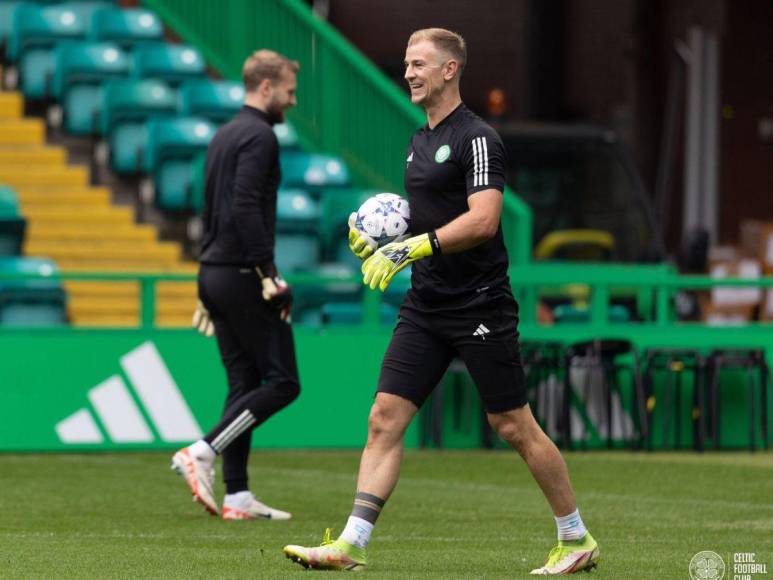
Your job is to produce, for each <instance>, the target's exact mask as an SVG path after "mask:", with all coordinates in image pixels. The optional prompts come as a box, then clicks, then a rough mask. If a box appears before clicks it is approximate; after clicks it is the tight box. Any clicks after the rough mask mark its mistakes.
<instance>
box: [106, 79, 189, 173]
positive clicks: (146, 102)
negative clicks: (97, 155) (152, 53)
mask: <svg viewBox="0 0 773 580" xmlns="http://www.w3.org/2000/svg"><path fill="white" fill-rule="evenodd" d="M103 103H104V105H103V108H102V111H101V115H100V118H101V123H100V124H101V132H102V135H104V136H105V139H106V141H107V143H108V146H109V151H110V155H109V157H110V166H111V168H112V169H113V171H115V172H116V173H119V174H124V175H125V174H137V173H140V172H141V171H142V159H143V155H144V150H145V149H146V148H147V141H148V127H147V124H146V123H147V121H151V120H156V119H163V118H170V117H173V116H175V115H176V114H177V92H176V91H175V90H173V89H171V88H169V86H168V85H167V84H166V83H164V82H162V81H159V80H154V79H145V80H138V79H126V80H120V81H111V82H108V83H107V84H106V86H105V94H104V98H103Z"/></svg>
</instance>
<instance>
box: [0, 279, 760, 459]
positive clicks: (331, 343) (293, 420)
mask: <svg viewBox="0 0 773 580" xmlns="http://www.w3.org/2000/svg"><path fill="white" fill-rule="evenodd" d="M573 268H577V269H576V270H575V271H572V269H573ZM650 268H652V269H654V271H651V272H646V270H645V274H647V275H646V276H645V278H646V280H645V281H640V282H639V284H638V285H637V284H634V282H635V280H634V279H632V278H631V276H633V275H634V274H635V273H636V272H638V271H639V269H638V268H632V267H630V266H614V267H612V268H611V269H606V268H605V269H604V270H599V271H595V270H593V269H591V268H587V267H582V266H578V265H576V264H575V265H572V264H564V265H556V264H536V265H532V266H523V267H514V268H512V269H511V271H510V277H511V280H512V282H513V288H514V292H515V293H516V294H518V295H523V296H525V300H523V301H522V304H521V315H522V323H521V325H520V332H521V339H522V340H525V341H558V342H561V343H564V344H569V343H572V342H576V341H581V340H589V339H593V338H599V337H606V338H622V339H629V340H631V341H632V342H633V343H634V344H635V345H636V347H637V348H639V349H645V348H649V347H685V346H688V347H690V348H695V349H699V350H701V351H703V352H708V351H709V350H711V349H714V348H719V347H725V348H728V347H739V348H740V347H750V346H756V347H762V348H766V349H767V352H768V359H769V361H771V354H773V334H772V333H771V331H770V326H769V325H767V324H763V323H756V324H749V325H746V326H744V327H742V328H739V327H707V326H706V325H703V324H697V323H679V324H677V323H674V322H672V321H671V316H672V314H671V310H672V308H671V299H672V297H673V295H674V293H675V292H676V291H677V290H678V289H680V288H703V289H708V288H713V287H718V286H731V287H764V288H771V287H773V277H768V278H761V279H757V280H749V279H723V280H717V279H713V278H709V277H705V276H678V275H676V274H674V273H673V272H670V271H669V270H668V268H661V267H657V266H655V267H650ZM658 269H660V270H658ZM581 270H582V271H581ZM19 277H24V275H20V274H0V279H4V278H5V279H7V278H19ZM61 279H63V280H73V279H79V280H84V279H86V280H106V281H107V280H139V282H140V285H141V288H142V317H141V319H142V321H141V326H140V327H139V328H137V329H109V330H106V329H84V328H66V327H64V328H62V327H60V328H29V329H24V328H5V329H0V377H2V385H1V387H0V451H22V450H51V451H62V450H80V449H111V450H115V449H161V448H163V449H171V448H174V447H177V446H180V445H181V444H182V443H185V442H187V441H189V440H192V439H195V438H196V437H197V436H198V435H199V434H200V433H201V432H202V431H205V430H206V429H208V428H209V427H210V426H211V425H213V424H214V423H215V421H216V420H217V419H218V416H219V412H220V409H221V406H222V402H223V398H224V395H225V389H226V386H225V384H226V383H225V375H224V372H223V369H222V366H221V363H220V359H219V356H218V353H217V348H216V345H215V342H214V341H213V340H208V339H205V338H203V337H201V336H199V335H198V334H197V333H195V332H194V331H193V330H188V329H157V328H155V327H154V318H155V285H156V284H157V283H158V282H161V281H164V282H168V281H190V280H192V279H193V276H191V275H150V274H93V273H82V274H77V273H63V274H61ZM322 280H326V281H341V280H343V278H341V277H330V278H327V279H322ZM352 280H358V277H353V278H351V279H349V278H346V281H352ZM320 281H321V279H320V278H319V277H316V276H311V275H309V276H293V277H291V278H290V282H291V283H292V284H294V285H295V286H296V287H298V286H304V285H313V284H318V283H319V282H320ZM577 286H585V287H586V288H587V290H588V292H589V295H590V296H591V316H590V322H588V323H585V324H565V325H554V326H542V325H539V324H537V323H536V322H535V321H534V316H533V315H532V314H530V313H529V312H528V310H529V309H531V308H532V307H534V308H535V309H536V299H537V297H538V296H539V295H540V294H541V293H542V292H543V291H544V290H545V289H548V290H549V291H550V292H552V293H553V294H554V295H555V293H556V292H560V291H567V290H570V289H576V287H577ZM631 293H633V294H632V295H634V296H637V299H640V300H641V301H642V302H644V303H645V304H647V305H649V306H650V307H651V308H652V312H651V317H650V319H648V320H645V321H644V322H618V323H609V322H608V319H607V314H608V306H609V304H608V300H609V299H610V298H611V297H614V296H627V295H631ZM647 294H651V295H652V296H645V295H647ZM365 296H366V298H365V317H364V320H363V322H362V323H361V324H358V325H347V326H343V325H339V326H327V327H322V328H312V327H303V326H297V327H296V329H295V335H296V345H297V350H298V361H299V369H300V375H301V382H302V388H303V393H302V395H301V397H300V398H299V399H298V401H296V402H295V403H294V404H293V405H292V406H291V407H290V408H289V409H287V410H285V411H283V412H282V413H280V414H278V415H277V416H276V417H274V418H272V419H270V420H269V421H268V422H267V424H266V425H265V426H263V427H262V428H261V429H260V430H259V431H258V432H257V434H256V436H255V438H254V445H256V446H259V447H274V448H288V447H294V448H298V447H354V448H356V447H360V446H361V445H362V444H363V442H364V437H365V429H366V423H367V409H368V407H369V405H370V403H371V401H372V397H373V392H374V390H375V384H376V380H377V377H378V372H379V368H380V363H381V358H382V356H383V353H384V350H385V348H386V345H387V343H388V341H389V336H390V332H389V329H390V327H389V326H385V325H380V324H379V303H380V299H381V294H380V293H378V292H370V291H368V292H366V293H365ZM593 296H595V297H596V298H593ZM599 297H601V298H599ZM604 297H606V298H604ZM602 298H604V300H602ZM605 300H606V302H605ZM333 369H334V370H333ZM443 382H444V384H446V385H447V386H446V390H448V392H449V393H450V394H448V395H447V396H446V397H445V399H446V407H445V410H444V412H443V413H444V415H445V416H446V417H448V418H449V419H448V421H447V425H445V424H444V427H443V428H444V430H445V431H446V435H445V436H444V441H445V445H446V446H453V447H476V446H479V444H480V432H481V428H480V427H481V420H482V410H481V409H480V405H479V402H478V400H477V397H476V396H474V393H472V388H473V387H472V384H471V383H470V382H469V381H468V380H465V379H464V377H463V376H460V375H459V373H458V370H457V371H452V372H451V373H449V376H447V377H446V379H444V381H443ZM154 393H155V395H154ZM159 393H160V394H159ZM154 396H155V397H156V400H154ZM159 397H160V400H161V401H162V404H161V403H159V401H158V400H157V399H159ZM771 399H773V397H769V398H768V406H769V407H770V405H771V403H773V400H771ZM685 401H687V399H685ZM748 404H749V401H748V399H747V395H746V390H745V388H743V387H742V385H740V384H739V385H738V388H726V389H723V392H722V405H723V424H722V441H721V444H722V446H723V447H745V446H746V445H747V444H748V442H747V437H748V429H747V428H746V427H745V425H746V418H747V413H748ZM685 406H686V407H689V404H687V405H685ZM127 409H128V410H127ZM165 409H166V410H165ZM170 409H171V411H170ZM111 410H112V411H111ZM116 410H117V411H116ZM770 411H771V409H770V408H769V409H768V412H770ZM425 419H426V414H424V415H422V416H420V417H419V418H418V419H417V421H415V422H414V425H412V427H411V430H410V432H409V434H408V436H407V438H406V443H407V445H408V446H409V447H415V446H417V445H419V444H420V443H421V442H426V441H427V437H426V435H427V434H426V425H424V424H423V423H422V422H423V421H424V420H425ZM689 423H690V421H689V418H685V419H683V421H682V425H683V432H684V433H683V437H682V441H685V442H686V441H688V440H689V434H688V433H687V429H688V427H685V426H687V425H689ZM299 425H303V428H302V429H299V428H298V426H299ZM657 429H658V427H657V426H656V431H655V433H656V439H655V445H656V446H658V445H660V443H661V442H660V441H659V440H658V439H657V437H658V435H657V433H658V431H657ZM590 443H591V444H590V447H594V446H597V447H598V446H602V445H603V442H600V441H598V438H597V437H596V438H595V439H594V440H592V441H591V442H590ZM761 443H762V442H761V441H757V445H758V446H759V445H761Z"/></svg>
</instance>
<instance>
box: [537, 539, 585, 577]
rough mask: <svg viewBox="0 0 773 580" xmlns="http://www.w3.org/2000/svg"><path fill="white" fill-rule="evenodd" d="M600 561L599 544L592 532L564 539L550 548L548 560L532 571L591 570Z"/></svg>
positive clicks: (545, 573)
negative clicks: (575, 537) (578, 538)
mask: <svg viewBox="0 0 773 580" xmlns="http://www.w3.org/2000/svg"><path fill="white" fill-rule="evenodd" d="M598 563H599V545H598V544H597V543H596V540H594V539H593V536H591V535H590V533H587V534H585V535H584V536H583V537H582V539H580V540H572V541H562V540H559V542H558V545H557V546H556V547H555V548H553V549H552V550H550V554H548V561H547V562H545V565H544V566H542V567H541V568H535V569H534V570H532V571H531V573H532V574H535V575H537V576H548V575H551V574H573V573H575V572H579V571H580V570H585V571H586V572H590V571H591V570H592V569H593V568H595V567H596V566H598Z"/></svg>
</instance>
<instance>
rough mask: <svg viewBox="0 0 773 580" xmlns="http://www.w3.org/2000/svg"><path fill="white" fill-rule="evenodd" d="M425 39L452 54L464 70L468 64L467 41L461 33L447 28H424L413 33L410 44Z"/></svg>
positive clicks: (409, 40)
mask: <svg viewBox="0 0 773 580" xmlns="http://www.w3.org/2000/svg"><path fill="white" fill-rule="evenodd" d="M423 40H429V41H430V42H432V44H434V45H435V47H437V48H438V49H439V50H441V51H443V52H445V53H446V54H448V55H449V56H451V58H453V59H454V60H455V61H456V62H457V63H458V65H459V72H460V73H461V72H462V70H464V65H466V64H467V43H466V42H464V38H462V35H461V34H457V33H456V32H452V31H450V30H446V29H445V28H422V29H421V30H417V31H416V32H414V33H413V34H411V37H410V38H409V39H408V46H411V45H412V44H416V43H418V42H421V41H423Z"/></svg>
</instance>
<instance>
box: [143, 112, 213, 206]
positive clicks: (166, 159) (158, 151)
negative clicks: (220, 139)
mask: <svg viewBox="0 0 773 580" xmlns="http://www.w3.org/2000/svg"><path fill="white" fill-rule="evenodd" d="M214 135H215V126H214V125H213V124H212V123H210V122H209V121H207V120H206V119H202V118H199V117H179V118H172V119H163V120H158V121H151V122H150V123H149V126H148V143H147V147H146V148H145V166H144V169H145V172H146V173H147V174H148V175H149V176H150V177H152V179H153V182H154V185H155V198H154V205H155V206H156V207H157V208H158V209H161V210H165V211H170V212H190V211H192V210H193V206H194V204H193V201H192V199H191V191H192V188H193V178H194V173H193V171H194V161H195V160H196V158H197V157H198V156H200V155H201V154H202V153H203V152H205V151H206V150H207V146H208V145H209V142H210V141H211V139H212V137H213V136H214Z"/></svg>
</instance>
